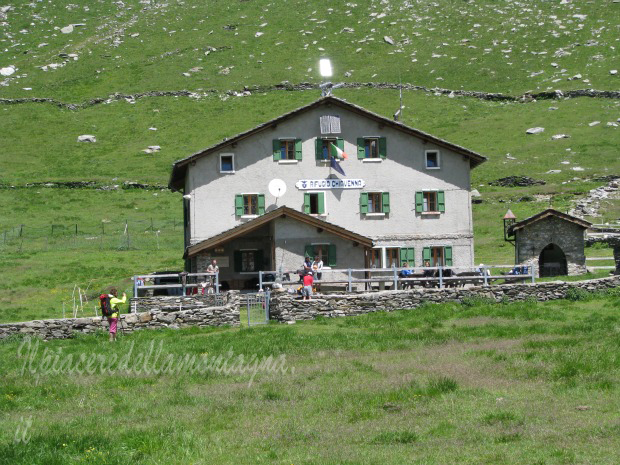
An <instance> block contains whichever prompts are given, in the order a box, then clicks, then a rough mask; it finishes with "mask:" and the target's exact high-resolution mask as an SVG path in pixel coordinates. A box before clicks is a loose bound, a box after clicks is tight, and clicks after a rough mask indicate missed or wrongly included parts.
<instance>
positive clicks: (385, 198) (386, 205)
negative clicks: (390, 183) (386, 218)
mask: <svg viewBox="0 0 620 465" xmlns="http://www.w3.org/2000/svg"><path fill="white" fill-rule="evenodd" d="M381 202H382V204H383V205H382V208H383V210H382V211H383V213H390V193H389V192H384V193H383V194H381Z"/></svg>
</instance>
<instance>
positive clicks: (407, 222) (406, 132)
mask: <svg viewBox="0 0 620 465" xmlns="http://www.w3.org/2000/svg"><path fill="white" fill-rule="evenodd" d="M326 115H327V116H337V117H339V120H340V132H339V133H331V134H322V133H321V127H320V118H321V117H322V116H326ZM326 137H335V138H341V139H343V143H342V145H343V147H344V152H345V153H346V154H347V155H348V159H346V160H343V161H341V163H340V166H341V167H342V169H343V170H344V171H345V173H346V176H342V175H341V174H339V173H337V172H336V171H335V170H334V169H332V168H331V167H330V163H329V161H324V160H317V158H316V156H315V154H316V148H315V144H316V139H317V138H326ZM361 138H385V139H384V140H385V141H386V142H385V157H384V158H381V157H378V158H363V159H360V158H358V145H359V144H360V139H361ZM284 139H290V140H298V141H300V144H301V159H297V160H276V159H275V158H276V157H274V155H273V152H274V140H284ZM429 151H430V152H431V153H437V154H438V155H439V167H433V168H427V167H426V159H427V154H428V153H429ZM222 155H224V156H225V157H231V155H232V158H233V163H234V170H233V171H232V172H222V171H221V166H220V163H221V156H222ZM297 158H299V156H298V157H297ZM483 161H485V158H484V157H482V156H481V155H479V154H476V153H475V152H471V151H469V150H467V149H464V148H462V147H458V146H456V145H453V144H450V143H448V142H446V141H443V140H441V139H437V138H435V137H433V136H431V135H429V134H425V133H422V132H420V131H417V130H415V129H412V128H408V127H406V126H404V125H402V124H400V123H395V122H393V121H391V120H388V119H385V118H383V117H380V116H378V115H375V114H374V113H371V112H367V111H366V110H364V109H362V108H360V107H357V106H355V105H351V104H350V103H347V102H344V101H342V100H340V99H337V98H334V97H326V98H322V99H320V100H319V101H317V102H315V103H313V104H311V105H309V106H307V107H304V108H302V109H299V110H296V111H294V112H292V113H290V114H288V115H284V116H283V117H281V118H278V119H276V120H273V121H271V122H268V123H265V124H264V125H261V126H260V127H259V128H256V129H254V130H251V131H248V132H247V133H244V134H241V135H239V136H235V137H233V138H231V139H230V140H228V141H225V142H222V143H221V144H218V145H216V146H214V147H212V148H210V149H207V150H205V151H202V152H199V153H197V154H195V155H192V156H191V157H188V158H186V159H184V160H181V161H179V162H177V163H176V164H175V165H174V168H173V173H172V177H171V181H170V186H171V188H173V189H176V190H181V191H183V193H184V194H185V196H186V198H187V200H186V245H187V247H188V250H187V257H188V258H190V259H192V258H196V257H197V256H198V255H200V256H203V257H204V256H212V255H214V256H217V255H218V254H217V253H215V252H213V251H204V250H203V251H201V252H200V254H197V253H193V252H192V249H193V248H194V246H196V245H197V244H200V243H201V242H202V241H205V240H208V239H210V238H212V237H213V236H216V235H218V234H221V233H222V232H224V231H227V230H230V229H232V228H235V227H238V226H240V225H242V224H244V223H246V222H248V221H252V219H253V218H252V217H245V215H238V214H237V213H238V210H236V208H235V196H236V195H240V194H260V195H263V196H264V202H265V205H264V207H265V212H266V213H268V212H270V211H272V210H275V209H277V208H278V207H282V206H286V207H289V208H292V209H294V210H298V211H304V194H305V193H308V192H322V193H323V196H324V197H323V198H324V212H323V213H322V214H317V215H316V216H317V217H318V218H319V219H322V220H324V221H326V222H328V223H332V224H334V225H337V226H340V227H342V228H346V229H347V230H350V231H352V232H355V233H357V234H360V235H363V236H365V237H368V238H370V239H372V241H373V248H376V249H379V251H378V252H377V254H378V257H383V260H382V263H380V264H379V265H385V264H386V262H387V261H388V259H387V257H386V251H385V248H413V249H414V251H413V254H414V256H415V265H416V266H421V265H422V262H423V254H424V253H426V252H424V249H425V248H428V247H448V248H450V251H451V255H452V260H451V262H450V263H447V264H448V265H450V266H453V267H461V266H463V267H464V266H471V265H472V264H473V225H472V211H471V197H470V171H471V169H472V168H473V167H475V166H476V165H478V164H480V163H482V162H483ZM326 178H332V179H333V178H340V179H361V180H363V182H364V187H363V188H361V189H312V190H302V189H299V188H298V187H296V184H297V183H298V182H299V181H300V180H304V179H305V180H320V179H326ZM272 179H281V180H282V181H284V183H285V184H286V187H287V188H286V192H285V194H284V195H282V196H281V197H280V198H277V199H276V198H275V197H274V196H273V195H271V194H270V193H269V191H268V184H269V182H270V181H271V180H272ZM384 192H387V193H388V194H389V212H388V213H374V214H367V213H366V214H365V213H362V212H361V209H360V195H361V194H362V193H384ZM416 192H442V193H443V194H441V195H443V197H444V199H445V201H444V205H445V208H443V211H442V212H436V211H435V212H433V213H428V212H419V211H416ZM418 209H419V208H418ZM434 210H438V209H437V208H435V209H434ZM277 223H278V225H279V227H278V228H276V230H273V228H272V231H271V232H272V234H270V235H269V236H270V238H269V241H270V242H271V243H272V245H273V246H272V248H271V250H267V251H266V252H265V254H264V256H265V257H267V256H269V259H268V260H267V263H265V265H267V264H269V269H271V270H273V269H275V266H276V265H280V264H282V263H283V260H282V259H281V256H282V254H284V255H286V254H288V256H289V258H290V259H291V260H292V261H293V260H294V261H295V265H296V266H297V267H299V264H300V263H301V261H300V257H301V258H303V255H304V249H303V247H302V244H301V243H298V245H297V248H298V249H299V250H296V249H291V247H284V246H283V243H281V242H280V241H281V240H284V239H283V238H287V240H288V241H289V243H292V242H299V241H300V240H301V241H302V242H303V241H308V240H311V239H312V238H311V237H307V229H308V228H307V227H305V228H302V230H303V234H302V230H299V228H298V227H297V228H296V226H295V225H294V224H293V222H292V221H288V222H287V221H278V222H277ZM317 240H318V239H317ZM274 241H275V242H274ZM305 243H308V242H305ZM342 246H343V245H342V244H341V247H342ZM237 247H240V245H239V244H237ZM222 248H225V247H220V253H221V249H222ZM229 248H230V247H229ZM358 250H359V252H358V253H357V255H360V256H356V254H354V253H351V254H349V253H339V254H338V256H339V257H341V258H340V259H339V260H338V263H337V267H338V268H347V267H353V266H356V267H357V266H360V264H362V265H363V264H364V263H365V262H364V255H363V254H364V248H358ZM227 253H228V254H229V253H232V251H230V250H228V251H227V252H225V254H227ZM229 259H230V260H232V255H230V257H229ZM192 263H193V265H192V266H191V268H192V269H200V268H202V264H203V263H204V260H199V261H196V260H194V261H193V262H192ZM366 263H368V262H366ZM291 264H292V263H291ZM223 271H224V270H221V272H223Z"/></svg>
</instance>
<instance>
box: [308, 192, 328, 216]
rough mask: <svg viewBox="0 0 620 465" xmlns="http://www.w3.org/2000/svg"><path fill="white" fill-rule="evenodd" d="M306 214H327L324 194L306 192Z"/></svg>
mask: <svg viewBox="0 0 620 465" xmlns="http://www.w3.org/2000/svg"><path fill="white" fill-rule="evenodd" d="M304 213H308V214H310V215H323V214H325V193H324V192H305V193H304Z"/></svg>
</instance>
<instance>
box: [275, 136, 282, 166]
mask: <svg viewBox="0 0 620 465" xmlns="http://www.w3.org/2000/svg"><path fill="white" fill-rule="evenodd" d="M281 149H282V144H280V140H279V139H274V140H273V161H277V160H281V159H282V153H281V152H280V150H281Z"/></svg>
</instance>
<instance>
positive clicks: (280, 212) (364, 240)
mask: <svg viewBox="0 0 620 465" xmlns="http://www.w3.org/2000/svg"><path fill="white" fill-rule="evenodd" d="M285 217H288V218H291V219H293V220H295V221H299V222H302V223H305V224H309V225H310V226H314V227H316V228H319V229H321V230H323V231H326V232H329V233H331V234H333V235H335V236H338V237H341V238H343V239H346V240H349V241H352V242H356V243H358V244H360V245H363V246H366V247H372V239H370V238H368V237H366V236H362V235H361V234H357V233H355V232H353V231H349V230H348V229H345V228H343V227H341V226H337V225H335V224H332V223H329V222H327V221H324V220H322V219H320V218H317V217H315V216H311V215H308V214H307V213H302V212H300V211H297V210H293V209H292V208H290V207H286V206H282V207H280V208H277V209H275V210H272V211H270V212H269V213H265V214H264V215H261V216H259V217H257V218H254V219H252V220H250V221H248V222H247V223H243V224H240V225H239V226H235V227H234V228H231V229H229V230H227V231H224V232H222V233H220V234H217V235H215V236H213V237H210V238H209V239H205V240H204V241H201V242H199V243H197V244H194V245H191V246H189V247H187V249H186V250H185V254H184V256H183V258H191V257H193V256H194V255H196V254H198V253H200V252H202V251H203V250H208V249H212V248H214V247H218V246H220V245H222V244H225V243H226V242H229V241H231V240H233V239H236V238H238V237H242V236H244V235H246V234H248V233H250V232H252V231H255V230H256V229H258V228H260V227H261V226H264V225H266V224H268V223H270V222H271V221H274V220H275V219H277V218H285Z"/></svg>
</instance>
